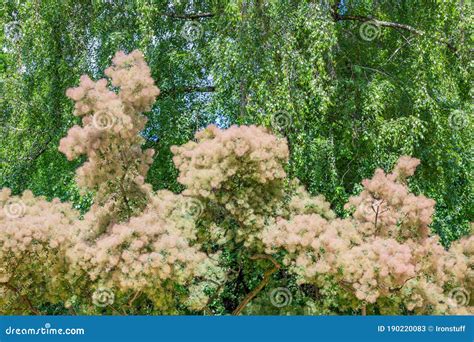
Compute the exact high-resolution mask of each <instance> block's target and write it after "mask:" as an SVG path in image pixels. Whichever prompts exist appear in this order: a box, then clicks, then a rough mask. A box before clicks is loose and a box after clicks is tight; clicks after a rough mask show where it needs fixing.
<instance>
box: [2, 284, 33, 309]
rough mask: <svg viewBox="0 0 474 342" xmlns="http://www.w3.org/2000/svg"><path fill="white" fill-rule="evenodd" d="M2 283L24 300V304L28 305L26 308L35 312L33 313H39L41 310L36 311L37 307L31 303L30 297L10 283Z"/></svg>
mask: <svg viewBox="0 0 474 342" xmlns="http://www.w3.org/2000/svg"><path fill="white" fill-rule="evenodd" d="M2 285H4V286H5V287H6V288H8V289H9V290H11V291H13V292H15V294H16V295H17V296H18V297H20V298H21V299H22V300H23V302H25V304H26V305H27V306H28V308H29V309H30V310H31V311H32V312H33V313H34V314H35V315H41V312H39V311H38V309H36V308H35V307H34V306H33V304H32V303H31V301H30V299H29V298H28V297H27V296H26V295H24V294H22V293H21V290H18V289H17V288H16V287H15V286H13V285H12V284H10V283H4V284H2Z"/></svg>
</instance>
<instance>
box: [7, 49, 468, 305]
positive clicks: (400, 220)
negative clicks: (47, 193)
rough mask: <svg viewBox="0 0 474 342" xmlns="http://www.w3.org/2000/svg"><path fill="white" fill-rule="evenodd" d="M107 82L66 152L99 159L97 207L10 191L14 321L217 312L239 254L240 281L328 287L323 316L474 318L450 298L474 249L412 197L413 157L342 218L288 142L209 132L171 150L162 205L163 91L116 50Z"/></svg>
mask: <svg viewBox="0 0 474 342" xmlns="http://www.w3.org/2000/svg"><path fill="white" fill-rule="evenodd" d="M105 74H106V75H107V76H108V77H109V78H110V80H111V86H112V87H109V85H108V81H107V80H106V79H101V80H99V81H97V82H94V81H92V80H91V79H90V78H89V77H87V76H82V77H81V80H80V84H79V86H78V87H77V88H73V89H69V90H68V91H67V95H68V96H69V97H70V98H71V99H72V100H73V101H74V102H75V115H76V116H78V117H80V118H81V119H82V125H81V126H79V125H77V126H74V127H72V128H71V129H70V130H69V132H68V135H67V137H65V138H64V139H62V140H61V142H60V147H59V149H60V151H61V152H63V153H64V154H65V155H66V157H67V158H68V159H69V160H73V159H75V158H77V157H79V156H81V155H85V156H86V159H87V160H86V161H85V163H84V164H83V165H82V166H81V167H80V168H79V169H78V170H77V173H76V176H77V184H78V185H79V186H80V187H81V188H83V189H84V190H87V191H90V192H92V193H93V194H94V204H93V206H92V208H91V209H90V211H89V212H87V213H86V214H85V215H84V216H81V215H80V214H79V213H78V212H77V211H75V210H74V209H72V207H71V205H70V204H68V203H61V202H60V201H59V200H57V199H56V200H53V201H52V202H47V201H46V200H45V199H44V198H42V197H34V195H33V194H32V193H31V192H30V191H26V192H24V193H23V195H21V196H13V195H12V194H11V191H10V190H9V189H3V190H1V192H0V207H1V210H0V260H1V264H0V285H1V286H0V289H1V292H2V296H1V297H0V311H1V313H2V314H8V313H11V314H14V313H40V312H41V310H42V308H44V307H49V308H50V307H52V306H53V307H54V306H55V305H56V306H58V307H59V308H67V309H68V310H70V312H71V313H86V314H89V313H97V312H110V313H112V312H118V313H124V314H126V313H162V314H163V313H164V314H175V313H190V312H191V313H204V312H206V313H216V311H215V310H214V311H213V310H212V309H211V306H212V307H213V308H216V307H218V306H219V304H216V301H217V302H218V301H219V298H220V297H219V296H220V294H221V293H222V290H223V288H224V287H225V286H226V284H227V282H228V281H229V278H230V277H231V276H232V270H231V269H230V264H231V263H230V262H229V257H228V255H229V253H237V255H238V257H237V259H239V260H240V261H242V260H246V262H247V263H240V265H241V267H240V268H239V270H238V271H237V272H236V273H238V275H239V276H241V275H242V272H255V268H253V269H251V268H249V267H247V266H245V265H248V261H249V260H253V259H255V258H257V257H258V256H260V258H263V259H265V258H267V259H269V260H272V262H273V263H274V264H275V265H278V268H280V267H282V268H286V270H287V271H288V274H289V275H290V276H291V277H293V279H294V280H295V282H296V283H299V284H304V285H313V286H315V287H316V288H318V289H319V290H320V293H321V298H320V300H319V301H318V302H317V303H316V305H317V306H319V308H320V310H316V311H315V312H331V310H334V308H337V310H336V311H337V312H357V310H361V309H363V310H364V312H365V311H366V310H371V311H369V312H374V313H382V314H385V313H387V314H388V313H390V314H394V313H407V312H414V313H417V314H448V313H449V314H453V313H454V314H465V313H472V312H474V311H473V309H472V306H469V304H470V303H464V304H466V305H459V303H458V302H457V301H456V300H455V298H453V296H450V293H452V291H453V289H460V288H461V289H463V290H464V291H467V293H468V294H469V293H470V292H472V290H473V289H474V281H473V266H474V237H473V236H472V235H471V236H468V237H465V238H463V239H462V240H460V241H457V242H455V243H453V244H452V246H451V247H450V249H449V250H445V249H444V248H443V247H442V246H441V245H440V243H439V240H438V237H437V236H433V235H432V234H431V232H430V229H429V225H430V223H431V221H432V216H433V214H434V205H435V202H434V201H433V200H431V199H429V198H426V197H424V196H422V195H415V194H412V193H411V192H410V191H409V188H408V178H409V177H410V176H411V175H413V174H414V172H415V169H416V167H417V165H418V164H419V163H420V161H419V160H417V159H414V158H411V157H408V156H403V157H401V158H400V159H399V161H398V163H397V164H396V166H395V168H394V169H393V171H392V172H391V173H385V172H384V171H383V170H380V169H379V170H376V171H375V174H374V176H373V178H372V179H367V180H364V181H363V184H362V185H363V187H364V190H363V191H362V192H361V193H360V194H359V195H358V196H354V197H351V198H350V200H349V202H348V203H347V205H346V209H347V210H348V211H349V213H350V214H349V215H348V216H347V217H345V218H339V217H336V215H335V213H334V212H333V211H332V210H331V208H330V204H329V203H328V202H326V200H325V199H324V197H322V196H311V195H310V194H309V193H308V192H307V191H306V190H305V189H304V188H303V187H301V186H300V185H299V182H298V180H296V179H289V178H288V176H287V174H286V172H285V167H286V164H287V162H288V158H289V149H288V146H287V142H286V140H285V139H284V138H281V137H277V136H275V135H273V134H271V132H269V131H267V130H266V129H265V128H263V127H256V126H240V127H238V126H232V127H231V128H229V129H225V130H223V129H219V128H218V127H216V126H213V125H211V126H209V127H207V128H206V129H204V130H203V131H200V132H198V133H196V136H195V140H193V141H190V142H188V143H187V144H185V145H182V146H174V147H172V153H173V155H174V158H173V161H174V163H175V165H176V167H177V169H178V170H179V177H178V181H179V182H180V183H181V184H182V185H183V186H184V187H185V190H184V191H183V192H182V193H181V194H175V193H172V192H170V191H167V190H160V191H158V192H154V191H153V190H152V187H151V186H150V185H149V184H148V183H146V181H145V177H146V175H147V172H148V169H149V166H150V165H151V163H152V161H153V155H154V151H153V150H151V149H148V150H142V148H141V146H142V145H143V143H144V141H143V138H142V137H141V136H140V132H141V131H142V130H143V129H144V127H145V124H146V117H145V116H144V115H143V112H146V111H147V110H149V109H150V108H151V106H152V105H153V103H154V101H155V99H156V97H157V96H158V95H159V92H160V91H159V89H158V88H157V87H156V86H155V85H154V82H153V79H152V78H151V75H150V69H149V68H148V66H147V65H146V63H145V61H144V59H143V55H142V54H141V53H140V52H139V51H134V52H132V53H131V54H129V55H126V54H125V53H123V52H118V53H117V54H116V56H115V57H114V59H113V65H112V66H111V67H110V68H108V69H107V70H106V71H105ZM263 253H267V254H266V255H265V254H263ZM262 255H263V257H262ZM280 263H282V264H283V265H284V266H281V265H280ZM242 265H243V266H242ZM244 276H245V275H244ZM242 299H243V298H240V300H242ZM222 306H224V307H225V305H222ZM220 312H225V311H222V310H220Z"/></svg>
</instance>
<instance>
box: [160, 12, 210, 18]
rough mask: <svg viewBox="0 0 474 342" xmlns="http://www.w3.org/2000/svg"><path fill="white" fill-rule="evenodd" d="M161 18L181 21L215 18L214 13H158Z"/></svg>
mask: <svg viewBox="0 0 474 342" xmlns="http://www.w3.org/2000/svg"><path fill="white" fill-rule="evenodd" d="M160 14H161V15H162V16H165V17H169V18H175V19H183V20H198V19H202V18H212V17H214V16H215V14H214V13H189V14H178V13H160Z"/></svg>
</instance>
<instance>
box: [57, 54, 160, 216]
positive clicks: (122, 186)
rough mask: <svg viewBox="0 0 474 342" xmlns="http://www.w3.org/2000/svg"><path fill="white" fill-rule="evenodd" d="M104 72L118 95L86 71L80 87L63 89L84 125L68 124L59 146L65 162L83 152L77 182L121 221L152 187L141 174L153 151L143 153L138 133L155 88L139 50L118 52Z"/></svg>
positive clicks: (138, 208)
mask: <svg viewBox="0 0 474 342" xmlns="http://www.w3.org/2000/svg"><path fill="white" fill-rule="evenodd" d="M105 73H106V75H107V76H109V77H110V79H111V81H112V85H113V86H115V87H118V88H119V89H120V90H119V92H118V94H117V93H115V92H113V91H111V90H109V88H108V87H107V80H106V79H101V80H99V81H97V82H94V81H92V80H91V79H90V78H89V77H88V76H86V75H84V76H82V77H81V80H80V84H79V87H77V88H71V89H68V91H67V96H68V97H70V98H71V99H72V100H74V101H75V103H76V104H75V111H74V113H75V115H76V116H79V117H82V126H83V127H80V126H77V125H76V126H74V127H72V128H71V129H70V130H69V132H68V136H67V137H66V138H63V139H61V141H60V146H59V150H60V151H61V152H63V153H64V154H65V155H66V156H67V158H68V159H69V160H72V159H74V158H76V157H78V156H80V155H83V154H85V155H86V156H87V158H88V160H87V161H86V162H85V163H84V165H83V166H82V167H80V168H79V169H78V170H77V173H76V174H77V182H78V184H79V185H80V186H82V187H86V188H88V189H91V190H97V195H96V203H97V204H98V205H101V206H106V207H107V209H108V212H109V213H110V214H111V215H113V216H117V215H118V216H119V219H126V218H128V217H130V216H131V215H132V214H136V213H138V212H140V211H141V210H143V208H144V207H145V206H146V202H147V199H148V198H147V196H148V193H149V192H150V191H151V188H150V187H149V186H147V185H146V184H144V177H145V176H146V174H147V172H148V169H149V165H150V164H151V163H152V162H153V155H154V151H153V150H152V149H149V150H146V151H142V149H141V145H142V144H143V138H141V137H140V135H139V132H140V131H142V130H143V128H144V127H145V124H146V122H147V119H146V117H145V116H144V115H142V114H141V113H142V112H143V111H145V110H149V109H150V108H151V105H152V104H153V103H154V101H155V99H156V96H158V94H159V93H160V91H159V89H158V88H157V87H156V86H155V85H154V82H153V79H152V78H151V75H150V69H149V67H148V66H147V65H146V63H145V61H144V59H143V55H142V53H141V52H139V51H133V52H132V53H131V54H130V55H126V54H124V53H123V52H118V53H117V54H116V55H115V57H114V59H113V65H112V66H111V67H110V68H108V69H107V70H106V71H105ZM124 213H125V214H124Z"/></svg>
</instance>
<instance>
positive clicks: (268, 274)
mask: <svg viewBox="0 0 474 342" xmlns="http://www.w3.org/2000/svg"><path fill="white" fill-rule="evenodd" d="M250 259H252V260H257V259H266V260H270V261H271V262H272V264H273V268H271V269H269V270H268V271H266V272H265V274H264V275H263V280H262V281H261V282H260V284H258V286H257V287H256V288H255V289H254V290H253V291H252V292H250V293H249V294H248V295H247V296H245V298H244V300H243V301H242V303H240V304H239V306H238V307H237V308H236V309H235V310H234V312H232V315H234V316H238V315H239V314H240V313H241V312H242V310H243V309H244V308H245V307H246V306H247V304H248V303H250V301H251V300H252V299H253V298H255V296H256V295H257V294H259V292H260V291H262V289H263V288H264V287H265V286H266V285H267V284H268V282H269V281H270V277H271V276H272V275H273V273H275V272H276V271H278V270H279V269H280V267H281V266H280V264H279V263H278V262H277V261H276V260H275V259H274V258H272V257H271V256H269V255H264V254H257V255H254V256H251V257H250Z"/></svg>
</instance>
